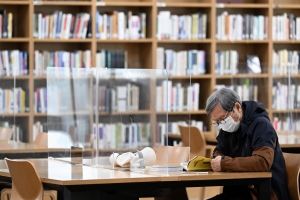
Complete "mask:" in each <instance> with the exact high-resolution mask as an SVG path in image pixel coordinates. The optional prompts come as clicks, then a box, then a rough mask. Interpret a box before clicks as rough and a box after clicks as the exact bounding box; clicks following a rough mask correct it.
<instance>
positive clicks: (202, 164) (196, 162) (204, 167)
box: [183, 156, 212, 172]
mask: <svg viewBox="0 0 300 200" xmlns="http://www.w3.org/2000/svg"><path fill="white" fill-rule="evenodd" d="M210 161H211V158H207V157H203V156H195V157H194V158H192V159H191V160H190V161H189V162H188V163H187V165H186V166H184V167H183V168H184V169H185V170H186V171H189V172H190V171H191V172H193V171H212V168H211V165H210Z"/></svg>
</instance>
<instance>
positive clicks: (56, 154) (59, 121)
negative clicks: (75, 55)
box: [47, 67, 95, 163]
mask: <svg viewBox="0 0 300 200" xmlns="http://www.w3.org/2000/svg"><path fill="white" fill-rule="evenodd" d="M94 79H95V77H94V75H93V71H90V70H87V69H84V68H63V67H49V68H48V69H47V104H48V105H47V129H48V130H47V131H48V155H49V157H53V158H60V159H66V160H67V161H71V162H75V163H81V161H82V159H83V157H91V156H92V152H91V151H89V149H90V148H91V134H92V125H93V99H92V98H93V83H94V82H95V80H94Z"/></svg>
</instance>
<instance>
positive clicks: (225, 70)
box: [215, 50, 239, 75]
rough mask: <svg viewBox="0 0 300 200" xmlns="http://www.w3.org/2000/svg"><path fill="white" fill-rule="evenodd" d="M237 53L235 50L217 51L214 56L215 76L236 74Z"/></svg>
mask: <svg viewBox="0 0 300 200" xmlns="http://www.w3.org/2000/svg"><path fill="white" fill-rule="evenodd" d="M238 62H239V53H238V51H236V50H225V51H217V52H216V54H215V74H217V75H225V74H237V73H238V71H239V70H238Z"/></svg>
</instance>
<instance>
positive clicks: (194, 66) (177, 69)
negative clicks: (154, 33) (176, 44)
mask: <svg viewBox="0 0 300 200" xmlns="http://www.w3.org/2000/svg"><path fill="white" fill-rule="evenodd" d="M205 57H206V56H205V51H203V50H197V49H192V50H187V51H178V52H176V51H174V50H172V49H165V48H163V47H158V48H157V49H156V58H157V59H156V67H157V69H166V70H168V73H169V75H173V76H176V75H177V76H178V75H199V74H205V72H206V68H205V63H206V60H205Z"/></svg>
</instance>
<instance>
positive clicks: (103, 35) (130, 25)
mask: <svg viewBox="0 0 300 200" xmlns="http://www.w3.org/2000/svg"><path fill="white" fill-rule="evenodd" d="M96 38H97V39H120V40H123V39H143V38H146V13H144V12H139V13H136V14H133V12H132V11H128V12H127V13H125V12H123V11H116V10H115V11H113V12H110V13H103V14H102V13H100V11H99V10H97V11H96Z"/></svg>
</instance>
